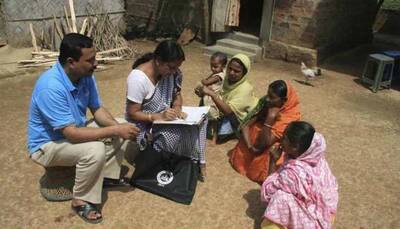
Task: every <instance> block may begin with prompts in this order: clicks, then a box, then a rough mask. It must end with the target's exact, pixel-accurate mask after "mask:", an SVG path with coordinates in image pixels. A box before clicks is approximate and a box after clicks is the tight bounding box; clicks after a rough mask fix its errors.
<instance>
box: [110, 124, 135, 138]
mask: <svg viewBox="0 0 400 229" xmlns="http://www.w3.org/2000/svg"><path fill="white" fill-rule="evenodd" d="M115 128H116V131H117V135H118V136H119V137H121V138H123V139H129V140H135V139H136V136H137V135H138V134H139V132H140V129H139V128H138V127H136V126H135V124H132V123H122V124H118V125H116V126H115Z"/></svg>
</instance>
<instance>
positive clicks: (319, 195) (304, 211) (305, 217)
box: [261, 121, 339, 229]
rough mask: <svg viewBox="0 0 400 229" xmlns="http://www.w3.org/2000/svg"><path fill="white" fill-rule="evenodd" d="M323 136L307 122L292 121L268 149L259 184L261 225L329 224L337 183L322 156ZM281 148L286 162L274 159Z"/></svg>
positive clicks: (271, 228)
mask: <svg viewBox="0 0 400 229" xmlns="http://www.w3.org/2000/svg"><path fill="white" fill-rule="evenodd" d="M325 149H326V143H325V139H324V137H323V136H322V135H321V134H320V133H317V132H315V129H314V128H313V126H311V125H310V124H309V123H307V122H299V121H297V122H292V123H290V124H289V126H288V127H287V128H286V130H285V133H284V135H283V137H282V139H281V147H280V148H279V149H277V150H276V151H274V152H273V153H271V163H270V167H269V173H270V174H271V175H270V176H269V177H268V178H267V179H266V180H265V182H264V183H263V185H262V188H261V201H263V202H264V203H265V205H266V210H265V213H264V220H263V222H262V225H261V226H262V228H263V229H282V228H290V229H300V228H331V227H332V224H333V219H334V216H335V214H336V209H337V204H338V198H339V197H338V184H337V182H336V178H335V176H334V175H333V174H332V172H331V170H330V168H329V165H328V163H327V161H326V159H325ZM282 152H284V157H285V162H284V163H283V164H282V165H281V166H280V168H279V169H278V170H276V167H275V164H276V163H275V162H276V161H277V160H278V158H280V157H281V155H282Z"/></svg>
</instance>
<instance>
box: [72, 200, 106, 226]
mask: <svg viewBox="0 0 400 229" xmlns="http://www.w3.org/2000/svg"><path fill="white" fill-rule="evenodd" d="M71 208H72V210H73V211H74V212H75V213H76V214H77V215H78V216H79V217H81V219H83V220H84V221H85V222H87V223H92V224H97V223H100V222H101V221H103V217H102V216H100V217H98V218H96V219H90V218H88V217H89V214H90V213H91V212H93V213H94V214H95V215H96V214H97V213H100V212H99V210H97V208H96V206H94V205H93V204H91V203H86V204H84V205H79V206H72V205H71Z"/></svg>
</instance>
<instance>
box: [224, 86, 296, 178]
mask: <svg viewBox="0 0 400 229" xmlns="http://www.w3.org/2000/svg"><path fill="white" fill-rule="evenodd" d="M285 83H286V87H287V101H286V103H285V104H284V105H283V106H282V107H281V108H280V109H279V112H278V116H277V119H276V121H275V123H274V124H273V125H272V128H271V133H272V134H273V135H274V136H275V137H276V138H277V139H280V138H281V137H282V134H283V132H284V131H285V128H286V127H287V125H288V124H289V123H290V122H293V121H298V120H300V118H301V115H300V110H299V99H298V97H297V95H296V92H295V91H294V88H293V87H292V85H290V84H289V83H288V82H287V81H285ZM262 128H263V123H262V122H261V121H256V122H255V123H254V124H252V126H250V130H249V131H250V133H249V135H250V141H251V143H252V144H254V143H255V141H256V139H257V136H258V135H259V134H260V132H261V130H262ZM279 144H280V143H279V141H277V142H276V143H274V145H279ZM270 147H271V146H270ZM270 147H268V148H267V149H265V150H264V151H263V152H262V153H261V154H258V155H255V154H253V153H252V152H250V151H249V149H248V148H247V146H246V143H245V141H244V140H243V138H241V139H240V140H239V142H238V144H237V145H236V146H235V148H234V149H233V150H232V152H231V153H232V154H231V156H230V159H229V162H230V163H231V165H232V167H233V168H234V169H235V170H236V171H237V172H238V173H240V174H242V175H244V176H247V177H248V178H249V179H250V180H252V181H254V182H257V183H259V184H262V182H264V180H265V179H266V178H267V176H268V168H269V149H270ZM282 162H283V156H282V157H281V158H280V159H279V160H278V161H277V165H280V164H282Z"/></svg>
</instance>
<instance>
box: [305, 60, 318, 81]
mask: <svg viewBox="0 0 400 229" xmlns="http://www.w3.org/2000/svg"><path fill="white" fill-rule="evenodd" d="M300 69H301V72H302V73H303V75H304V77H305V81H304V83H305V84H308V80H313V79H315V78H316V77H317V76H320V75H321V69H320V68H317V69H315V70H314V69H311V68H308V67H307V65H306V64H305V63H304V62H301V67H300Z"/></svg>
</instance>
